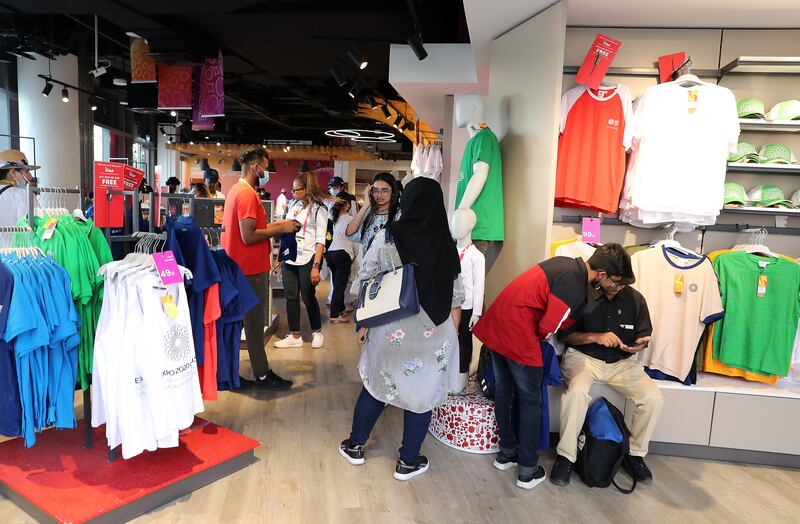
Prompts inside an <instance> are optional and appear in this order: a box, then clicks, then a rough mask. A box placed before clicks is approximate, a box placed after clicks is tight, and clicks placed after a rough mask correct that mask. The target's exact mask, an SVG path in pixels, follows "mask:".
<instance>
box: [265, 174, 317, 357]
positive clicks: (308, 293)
mask: <svg viewBox="0 0 800 524" xmlns="http://www.w3.org/2000/svg"><path fill="white" fill-rule="evenodd" d="M292 196H293V200H291V201H290V202H289V203H288V207H287V210H286V218H287V219H291V220H296V221H297V222H299V223H300V224H301V225H302V227H301V228H300V231H298V232H297V233H296V234H295V241H296V242H297V255H296V257H295V259H294V260H285V261H284V264H283V287H284V291H285V293H286V316H287V318H288V320H289V331H290V333H289V334H288V335H287V336H286V338H284V339H283V340H279V341H277V342H275V347H276V348H294V347H302V346H303V339H302V338H301V337H300V298H301V297H302V299H303V302H304V303H305V305H306V311H307V312H308V318H309V321H310V323H311V331H312V332H313V334H312V340H311V347H312V348H315V349H316V348H321V347H322V345H323V343H324V340H325V339H324V337H323V336H322V331H321V330H322V318H321V315H320V310H319V302H317V297H316V294H315V291H316V287H317V285H318V284H319V281H320V276H319V272H320V269H321V267H322V256H323V253H324V252H325V236H326V234H327V232H328V208H327V207H326V206H325V200H326V198H330V197H329V195H327V194H326V193H325V192H324V191H323V190H322V188H321V187H320V185H319V181H318V180H317V177H316V176H315V175H314V173H312V172H310V171H309V172H305V173H302V174H300V176H298V177H297V178H295V179H294V182H293V183H292Z"/></svg>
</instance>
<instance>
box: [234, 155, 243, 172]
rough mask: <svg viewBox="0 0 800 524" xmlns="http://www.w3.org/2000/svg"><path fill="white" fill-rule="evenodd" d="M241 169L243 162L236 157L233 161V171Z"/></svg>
mask: <svg viewBox="0 0 800 524" xmlns="http://www.w3.org/2000/svg"><path fill="white" fill-rule="evenodd" d="M241 170H242V164H240V163H239V159H238V158H234V159H233V163H231V171H241Z"/></svg>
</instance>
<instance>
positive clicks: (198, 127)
mask: <svg viewBox="0 0 800 524" xmlns="http://www.w3.org/2000/svg"><path fill="white" fill-rule="evenodd" d="M202 83H203V82H202V73H201V68H200V67H195V68H194V91H193V93H194V101H193V103H192V131H213V130H214V118H213V117H204V116H201V112H200V106H201V104H202V101H201V96H200V86H201V84H202Z"/></svg>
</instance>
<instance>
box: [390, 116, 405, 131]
mask: <svg viewBox="0 0 800 524" xmlns="http://www.w3.org/2000/svg"><path fill="white" fill-rule="evenodd" d="M402 121H403V117H402V116H400V115H397V118H395V120H394V122H392V127H393V128H395V129H400V123H401V122H402Z"/></svg>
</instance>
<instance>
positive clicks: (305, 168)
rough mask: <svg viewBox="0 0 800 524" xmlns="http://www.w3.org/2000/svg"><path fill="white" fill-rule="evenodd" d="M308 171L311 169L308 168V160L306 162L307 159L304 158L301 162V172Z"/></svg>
mask: <svg viewBox="0 0 800 524" xmlns="http://www.w3.org/2000/svg"><path fill="white" fill-rule="evenodd" d="M306 171H309V169H308V162H306V161H305V160H302V161H301V162H300V172H301V173H305V172H306Z"/></svg>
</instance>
